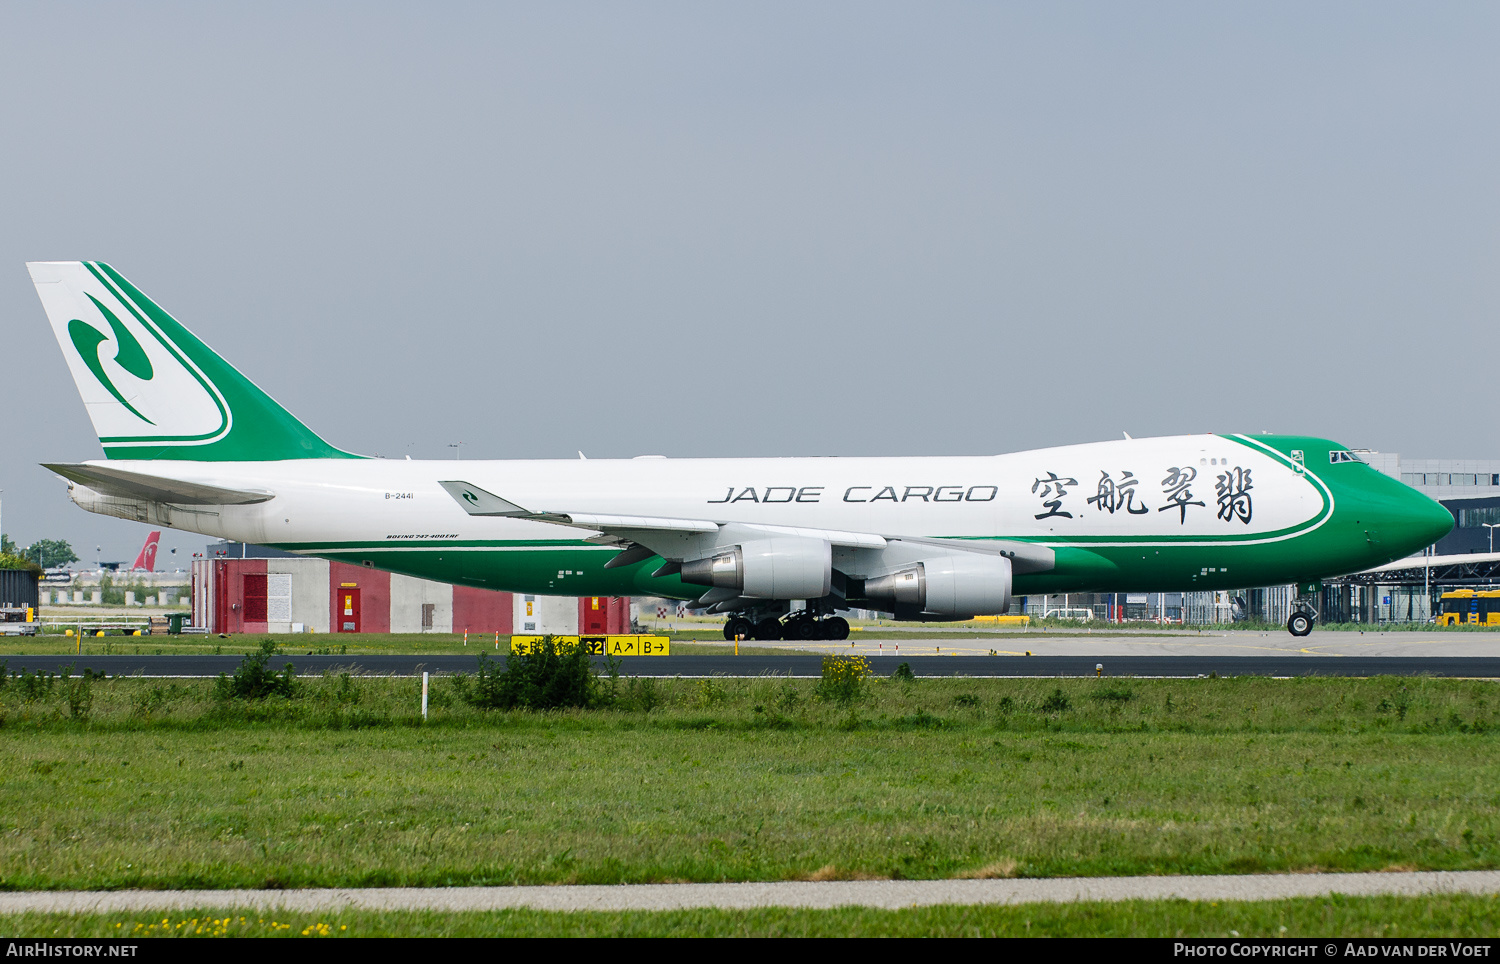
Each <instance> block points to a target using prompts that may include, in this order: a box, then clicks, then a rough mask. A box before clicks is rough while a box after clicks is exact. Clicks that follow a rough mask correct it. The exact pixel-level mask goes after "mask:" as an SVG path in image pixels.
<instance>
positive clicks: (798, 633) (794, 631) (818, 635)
mask: <svg viewBox="0 0 1500 964" xmlns="http://www.w3.org/2000/svg"><path fill="white" fill-rule="evenodd" d="M787 636H790V637H793V638H795V639H823V638H825V637H824V636H823V627H822V626H821V625H820V624H819V623H818V621H817V620H816V619H808V618H806V617H803V618H802V619H798V620H796V621H795V622H793V623H792V624H791V625H790V626H788V627H787Z"/></svg>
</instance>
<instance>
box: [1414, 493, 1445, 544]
mask: <svg viewBox="0 0 1500 964" xmlns="http://www.w3.org/2000/svg"><path fill="white" fill-rule="evenodd" d="M1414 494H1415V495H1416V497H1417V498H1418V499H1420V500H1421V501H1422V502H1424V503H1426V504H1425V505H1423V506H1422V507H1421V512H1420V515H1419V517H1418V519H1419V521H1418V522H1417V524H1416V525H1415V526H1414V527H1413V528H1415V529H1417V530H1418V531H1420V532H1421V533H1422V535H1423V541H1422V545H1424V546H1430V545H1432V544H1433V543H1434V542H1437V541H1438V540H1439V539H1441V538H1442V537H1443V536H1446V535H1447V534H1448V533H1450V532H1452V531H1453V513H1452V512H1449V511H1448V510H1447V509H1445V508H1443V507H1442V505H1440V504H1439V503H1437V502H1434V501H1433V500H1431V499H1429V498H1427V496H1425V495H1422V494H1421V493H1420V492H1418V493H1414Z"/></svg>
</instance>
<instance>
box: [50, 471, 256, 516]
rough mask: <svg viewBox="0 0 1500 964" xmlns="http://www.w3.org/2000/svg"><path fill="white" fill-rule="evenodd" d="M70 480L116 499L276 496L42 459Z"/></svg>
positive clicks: (226, 500) (191, 501)
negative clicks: (52, 462) (51, 462)
mask: <svg viewBox="0 0 1500 964" xmlns="http://www.w3.org/2000/svg"><path fill="white" fill-rule="evenodd" d="M42 468H44V469H51V470H52V471H53V472H56V473H57V474H58V475H60V476H62V477H63V478H65V479H67V480H68V481H70V482H77V483H78V484H79V485H84V486H87V487H88V488H90V489H93V490H94V491H95V492H100V493H102V494H104V495H109V496H114V497H115V498H118V499H142V500H145V501H147V502H162V503H167V504H171V505H254V504H255V503H257V502H268V501H270V500H271V499H274V498H276V493H274V492H266V491H264V490H258V489H229V488H225V487H223V486H218V485H208V484H206V483H203V482H184V481H182V480H180V479H168V478H162V477H161V476H157V475H148V474H146V473H144V472H132V471H129V470H127V469H117V468H115V467H114V466H112V465H89V464H88V463H86V462H79V463H58V464H48V463H43V464H42Z"/></svg>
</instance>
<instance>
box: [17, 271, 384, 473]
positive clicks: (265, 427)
mask: <svg viewBox="0 0 1500 964" xmlns="http://www.w3.org/2000/svg"><path fill="white" fill-rule="evenodd" d="M26 267H27V268H28V269H29V270H30V271H31V280H32V281H33V282H34V283H35V284H36V290H37V294H38V295H39V296H40V297H41V299H42V307H43V308H45V309H46V311H47V319H48V320H49V321H50V322H51V323H52V332H53V334H54V335H56V336H57V343H58V345H59V346H60V347H61V348H62V351H63V356H64V357H65V358H66V359H67V362H68V370H69V371H70V372H72V375H73V381H74V383H75V384H76V385H77V386H78V392H79V394H80V395H82V396H83V403H84V406H85V407H86V408H87V409H88V413H89V418H90V420H92V421H93V423H94V431H95V432H96V433H98V435H99V442H100V444H101V445H103V446H104V455H105V457H106V458H111V459H183V460H192V461H205V462H227V461H246V462H261V461H278V460H282V459H317V458H357V457H358V456H354V455H351V454H350V453H348V452H344V451H341V450H339V449H336V448H334V447H333V446H331V445H329V444H328V443H327V442H325V441H323V439H321V438H319V437H318V436H317V435H316V434H315V433H314V432H313V431H312V430H311V429H309V428H308V427H307V426H306V425H303V424H302V423H301V422H299V421H298V420H297V419H296V417H294V416H293V415H292V414H291V413H290V412H288V411H287V410H286V409H284V408H282V407H281V406H280V405H278V404H277V403H276V402H275V400H273V399H272V398H271V396H269V395H267V394H266V393H265V392H263V391H261V390H260V388H259V387H258V386H256V384H255V383H254V382H252V381H250V379H248V378H246V377H245V376H244V375H242V374H240V373H239V372H238V371H236V370H235V368H234V367H233V366H232V365H230V364H229V363H228V362H226V361H225V360H224V359H222V358H220V357H219V355H218V354H217V353H215V352H214V351H213V349H211V348H209V347H208V346H207V345H205V344H204V343H203V342H202V341H200V340H199V339H198V338H197V337H196V336H195V335H194V334H193V333H192V332H190V331H188V330H187V329H186V328H184V327H183V326H182V325H181V324H180V323H179V322H178V321H177V320H176V319H175V318H173V317H172V316H171V315H169V314H167V313H166V312H165V311H163V310H162V309H161V308H160V307H158V306H157V304H156V303H155V302H153V301H152V300H151V299H150V298H147V297H146V296H145V295H144V294H142V293H141V292H140V290H139V289H137V288H136V287H135V286H134V285H132V284H131V283H130V282H129V281H126V280H125V279H124V278H123V277H121V276H120V274H119V272H117V271H115V270H114V269H113V268H111V267H110V266H109V265H107V264H105V263H103V262H102V261H46V262H32V263H29V264H27V266H26Z"/></svg>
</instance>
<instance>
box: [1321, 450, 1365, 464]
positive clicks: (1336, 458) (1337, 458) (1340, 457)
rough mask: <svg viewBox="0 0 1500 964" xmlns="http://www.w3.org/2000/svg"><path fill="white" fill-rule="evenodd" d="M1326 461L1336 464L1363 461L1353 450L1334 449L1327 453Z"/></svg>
mask: <svg viewBox="0 0 1500 964" xmlns="http://www.w3.org/2000/svg"><path fill="white" fill-rule="evenodd" d="M1328 461H1329V462H1332V463H1334V464H1337V463H1339V462H1363V461H1364V459H1362V458H1360V457H1359V456H1358V455H1355V454H1354V453H1353V452H1344V451H1339V450H1334V451H1331V452H1329V453H1328Z"/></svg>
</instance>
